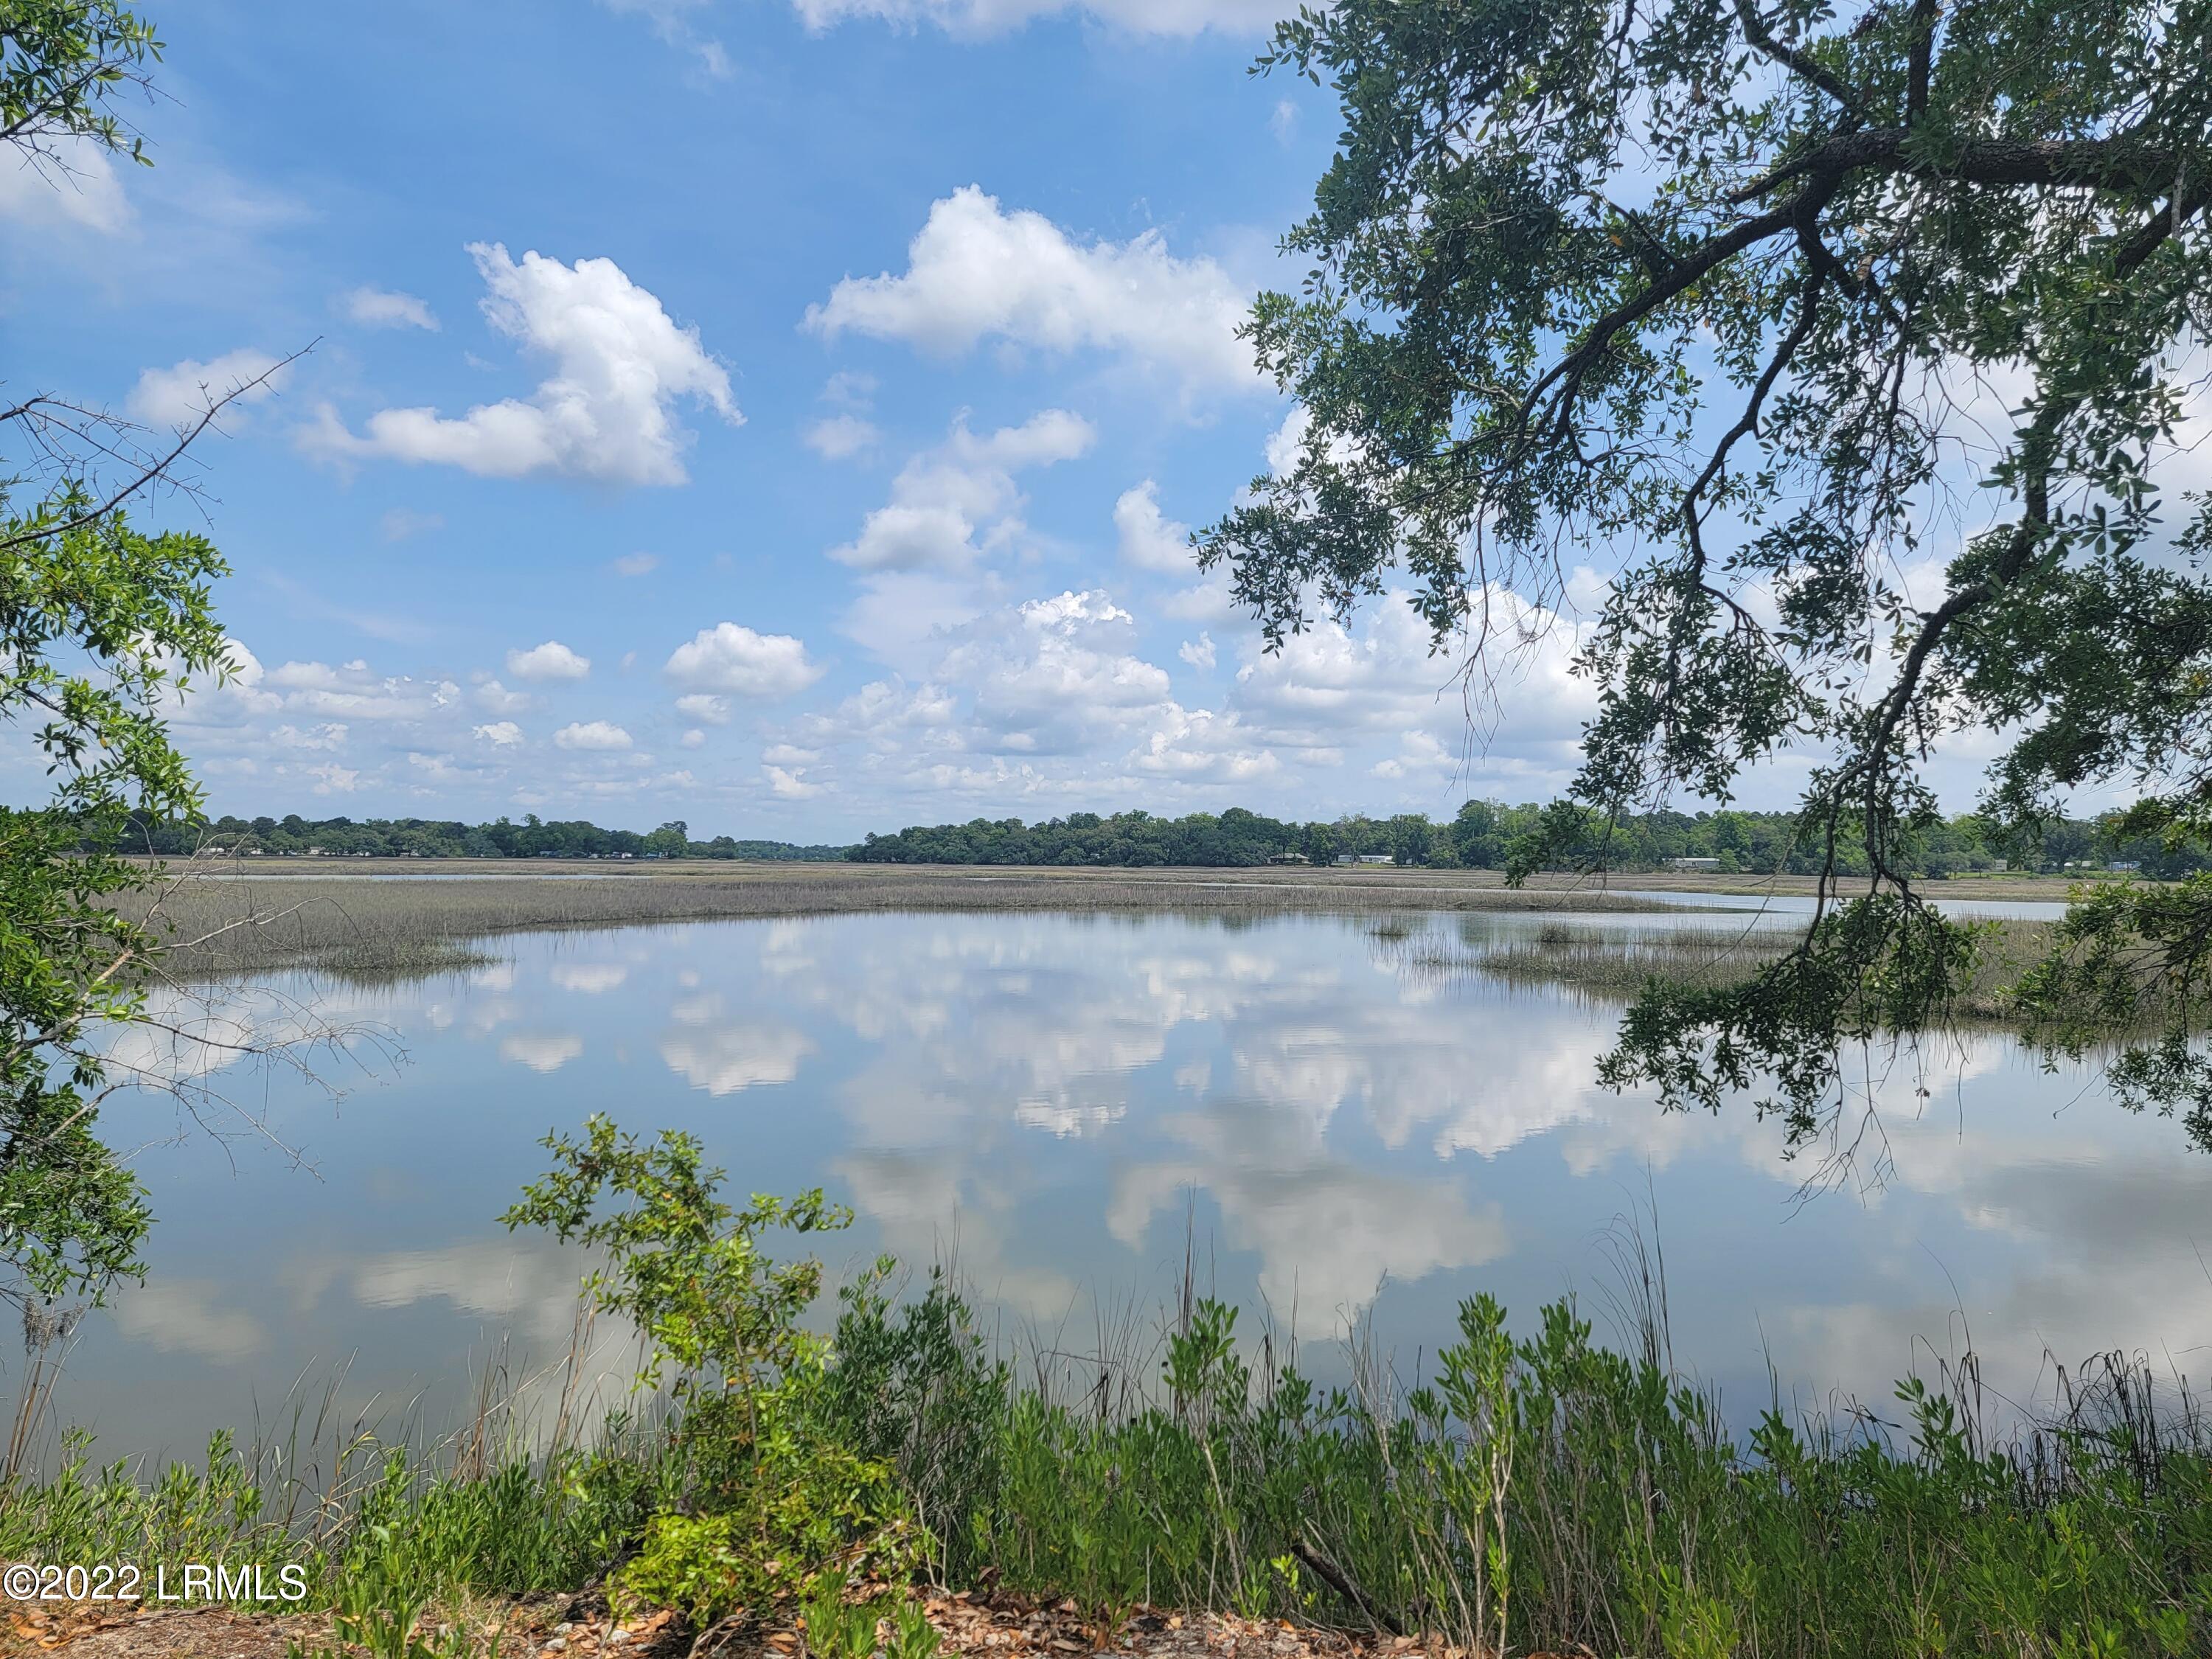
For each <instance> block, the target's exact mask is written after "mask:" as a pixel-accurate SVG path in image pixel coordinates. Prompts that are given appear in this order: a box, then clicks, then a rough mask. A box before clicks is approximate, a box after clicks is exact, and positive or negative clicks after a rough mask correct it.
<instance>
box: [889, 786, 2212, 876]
mask: <svg viewBox="0 0 2212 1659" xmlns="http://www.w3.org/2000/svg"><path fill="white" fill-rule="evenodd" d="M1563 816H1565V817H1569V818H1570V820H1571V823H1570V828H1569V829H1568V831H1567V832H1566V833H1565V834H1564V835H1563V834H1562V831H1561V829H1560V824H1559V821H1560V819H1561V817H1563ZM1516 848H1517V849H1518V850H1519V854H1520V856H1521V857H1522V859H1528V857H1529V856H1530V854H1532V853H1535V852H1539V851H1541V857H1538V858H1537V859H1536V860H1535V862H1537V863H1538V864H1539V865H1540V866H1542V867H1552V868H1579V867H1583V866H1587V865H1589V864H1592V863H1595V862H1598V861H1602V862H1603V863H1604V864H1605V865H1606V866H1607V867H1609V868H1612V869H1615V870H1660V869H1664V868H1666V867H1667V866H1668V865H1669V864H1670V863H1672V862H1673V861H1674V860H1680V859H1699V860H1706V859H1709V860H1712V861H1713V862H1712V865H1711V868H1712V869H1713V870H1714V871H1715V872H1717V873H1720V874H1739V873H1755V874H1771V873H1776V872H1783V873H1790V874H1803V875H1809V874H1814V873H1816V872H1819V871H1820V869H1821V868H1822V867H1823V866H1825V865H1826V864H1827V861H1828V860H1829V859H1830V858H1831V857H1833V859H1834V860H1835V864H1834V866H1833V867H1836V868H1839V869H1840V870H1842V871H1843V872H1845V873H1848V874H1858V875H1863V874H1864V873H1866V870H1867V859H1866V853H1865V849H1864V848H1863V847H1857V846H1853V845H1850V843H1849V842H1848V840H1846V842H1845V844H1844V845H1843V846H1841V847H1840V848H1838V849H1836V850H1835V852H1834V853H1833V854H1831V852H1830V849H1829V847H1828V845H1827V843H1826V840H1825V839H1822V840H1820V841H1819V842H1815V841H1814V838H1813V836H1811V835H1810V834H1809V833H1808V830H1807V828H1806V826H1805V824H1804V822H1803V820H1802V818H1801V817H1799V815H1797V814H1796V813H1792V812H1751V811H1736V810H1734V809H1724V810H1722V811H1701V812H1673V811H1661V812H1649V813H1643V814H1639V815H1637V816H1635V817H1626V818H1621V819H1619V820H1615V821H1612V822H1609V823H1608V822H1607V821H1605V820H1602V819H1601V818H1599V817H1596V816H1595V815H1594V814H1589V813H1577V811H1576V809H1573V808H1571V807H1562V806H1559V805H1554V806H1551V807H1544V806H1539V805H1535V804H1534V803H1526V804H1523V805H1517V806H1509V805H1505V804H1504V802H1501V801H1494V800H1472V801H1469V802H1468V803H1467V804H1466V805H1463V806H1462V807H1461V808H1460V809H1459V811H1458V813H1457V814H1456V816H1455V817H1451V818H1449V819H1448V820H1446V821H1445V822H1443V823H1437V822H1436V821H1434V820H1432V819H1431V818H1429V817H1425V816H1424V815H1422V814H1420V813H1417V812H1406V813H1400V814H1397V815H1396V816H1395V817H1365V816H1364V815H1353V816H1350V817H1340V818H1336V819H1334V820H1332V821H1328V822H1325V823H1324V822H1315V823H1292V822H1289V821H1286V820H1284V819H1280V818H1271V817H1265V816H1263V815H1261V814H1260V813H1257V812H1250V811H1245V810H1244V809H1243V808H1242V807H1232V808H1231V809H1230V810H1229V811H1225V812H1222V813H1219V814H1215V813H1212V812H1193V813H1190V814H1188V816H1186V817H1179V818H1178V817H1154V816H1153V815H1152V814H1151V813H1149V812H1136V811H1133V812H1116V813H1115V814H1113V815H1112V816H1111V817H1101V816H1100V815H1099V814H1097V813H1096V812H1071V813H1069V814H1068V815H1067V816H1066V817H1059V818H1051V819H1048V820H1047V821H1045V822H1044V823H1023V822H1022V820H1021V819H1019V818H996V819H994V818H975V819H973V820H971V821H970V822H969V823H939V824H931V825H915V826H913V827H911V828H908V829H902V830H900V831H898V832H897V833H896V835H889V836H877V835H871V836H868V837H867V838H866V840H865V841H863V842H861V843H860V845H859V846H858V847H855V848H853V849H852V851H851V853H850V854H849V855H848V856H850V857H851V858H852V859H854V860H856V861H860V862H864V863H876V864H1033V865H1034V864H1057V865H1115V866H1141V865H1201V866H1245V865H1255V864H1266V863H1268V862H1270V861H1271V860H1272V861H1275V862H1284V861H1291V860H1304V861H1306V862H1309V863H1313V864H1332V863H1335V862H1337V861H1338V860H1342V859H1353V860H1377V859H1381V860H1389V862H1390V863H1392V864H1396V865H1418V866H1426V867H1428V868H1431V869H1439V868H1441V869H1455V868H1460V869H1478V870H1492V869H1503V868H1504V867H1505V866H1507V865H1508V864H1509V863H1512V862H1514V861H1515V859H1516ZM2208 864H2212V860H2208V858H2207V856H2206V854H2205V853H2204V852H2203V849H2202V848H2196V847H2187V846H2184V847H2170V846H2167V845H2166V844H2164V843H2163V842H2160V841H2159V840H2155V839H2149V838H2145V837H2141V836H2128V835H2127V834H2126V833H2125V832H2124V826H2123V825H2122V824H2121V823H2120V821H2119V820H2118V818H2117V817H2102V818H2052V819H2051V820H2049V821H2047V822H2046V823H2045V824H2044V825H2043V826H2042V827H2041V829H2040V832H2039V834H2035V835H2033V836H2031V835H2030V834H2028V833H2027V832H2023V831H2021V830H2017V829H2015V830H2005V829H2001V828H2000V827H1999V826H1997V825H1996V823H1993V822H1992V821H1991V820H1990V819H1987V818H1984V817H1978V816H1977V815H1975V814H1972V813H1963V814H1960V815H1959V816H1957V817H1949V818H1945V819H1940V820H1938V821H1936V822H1935V823H1931V824H1929V826H1927V827H1926V828H1925V829H1923V832H1922V833H1921V835H1920V836H1918V838H1917V840H1916V841H1915V842H1913V843H1912V844H1911V847H1910V848H1909V849H1908V850H1907V853H1906V854H1905V869H1906V871H1907V872H1909V873H1910V874H1912V875H1915V876H1923V877H1924V876H1935V877H1945V876H1952V875H1966V874H1972V873H1974V872H1980V871H1996V870H2006V869H2020V870H2034V871H2057V872H2063V871H2064V870H2067V869H2069V868H2075V869H2079V868H2081V867H2082V866H2090V867H2106V866H2113V865H2119V866H2133V867H2134V868H2136V869H2137V870H2139V871H2140V872H2142V873H2143V874H2145V875H2151V876H2160V877H2179V876H2183V875H2187V874H2190V873H2191V872H2195V871H2198V870H2202V869H2204V868H2206V867H2208ZM1700 867H1704V866H1700Z"/></svg>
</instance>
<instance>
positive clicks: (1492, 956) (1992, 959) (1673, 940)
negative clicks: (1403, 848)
mask: <svg viewBox="0 0 2212 1659" xmlns="http://www.w3.org/2000/svg"><path fill="white" fill-rule="evenodd" d="M1980 925H1981V926H1982V927H1984V928H1985V929H1987V930H1988V931H1987V933H1986V936H1985V941H1984V947H1983V950H1982V952H1981V956H1980V959H1979V960H1978V963H1977V964H1976V967H1975V972H1974V978H1973V981H1972V983H1971V984H1970V985H1969V986H1968V987H1966V990H1965V991H1964V992H1963V993H1962V994H1960V996H1959V998H1958V999H1957V1000H1955V1001H1954V1003H1953V1004H1952V1005H1951V1007H1950V1010H1949V1012H1951V1013H1952V1014H1953V1015H1954V1017H1957V1018H1966V1019H1991V1020H2003V1019H2008V1018H2011V1017H2012V1014H2011V1010H2010V1008H2009V1006H2008V1003H2007V1000H2006V997H2005V987H2008V986H2009V985H2011V984H2012V983H2013V982H2014V981H2015V980H2016V979H2017V978H2018V977H2019V975H2020V973H2021V969H2023V968H2025V967H2027V965H2028V964H2029V963H2033V962H2035V961H2038V960H2039V959H2040V958H2041V957H2044V956H2045V954H2047V953H2048V952H2049V951H2050V950H2051V945H2052V943H2053V937H2054V936H2053V933H2052V927H2051V923H2049V922H2047V921H2018V920H2006V921H1983V922H1982V923H1981V924H1980ZM1802 938H1803V935H1802V933H1799V932H1795V931H1790V930H1788V929H1781V928H1777V927H1773V926H1772V925H1771V924H1763V925H1761V926H1759V927H1747V928H1734V927H1729V928H1719V929H1713V930H1711V931H1708V930H1705V929H1702V928H1700V929H1697V930H1694V931H1692V930H1690V929H1680V930H1675V929H1667V930H1658V929H1640V930H1631V931H1626V932H1614V933H1595V932H1592V931H1590V930H1588V929H1581V928H1574V927H1545V928H1543V929H1542V930H1541V932H1540V933H1538V934H1537V936H1536V938H1535V939H1534V941H1533V942H1531V943H1528V944H1525V945H1507V946H1505V947H1504V948H1503V949H1500V950H1495V951H1483V952H1468V953H1458V952H1452V953H1445V952H1441V951H1431V952H1430V953H1429V954H1428V955H1427V956H1426V957H1423V958H1420V959H1419V963H1418V965H1419V966H1421V967H1425V968H1427V969H1431V970H1432V971H1437V972H1446V973H1449V972H1479V973H1483V974H1487V975H1492V976H1493V977H1495V978H1498V979H1505V980H1513V981H1521V982H1523V983H1541V984H1549V985H1564V986H1567V987H1571V989H1573V990H1576V991H1578V992H1581V993H1583V994H1584V995H1586V996H1589V997H1590V998H1592V999H1593V1000H1600V1001H1605V1002H1620V1001H1625V1000H1627V999H1629V998H1631V997H1632V996H1634V995H1635V994H1637V993H1638V992H1639V991H1641V990H1642V989H1643V988H1644V986H1645V985H1646V984H1648V983H1649V982H1650V981H1652V980H1655V979H1656V980H1662V981H1668V982H1670V983H1677V984H1681V983H1688V984H1699V985H1728V984H1733V983H1735V981H1740V980H1743V979H1747V978H1749V977H1750V976H1751V975H1753V974H1755V973H1757V972H1758V971H1759V969H1762V968H1764V967H1765V966H1767V965H1768V964H1769V963H1772V962H1774V961H1776V960H1777V959H1778V958H1779V957H1783V956H1784V955H1786V954H1787V953H1788V952H1789V951H1790V949H1791V948H1792V947H1793V946H1794V945H1796V944H1797V943H1799V941H1800V940H1801V939H1802Z"/></svg>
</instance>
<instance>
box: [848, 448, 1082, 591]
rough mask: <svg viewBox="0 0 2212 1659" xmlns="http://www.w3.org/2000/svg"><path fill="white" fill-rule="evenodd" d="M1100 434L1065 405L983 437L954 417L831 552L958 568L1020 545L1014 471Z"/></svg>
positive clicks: (884, 564) (1050, 460) (880, 565)
mask: <svg viewBox="0 0 2212 1659" xmlns="http://www.w3.org/2000/svg"><path fill="white" fill-rule="evenodd" d="M1096 438H1097V431H1096V430H1095V429H1094V428H1092V426H1091V423H1090V422H1088V421H1086V420H1085V419H1084V418H1083V417H1082V416H1079V415H1073V414H1070V413H1069V412H1068V411H1067V410H1064V409H1048V410H1042V412H1040V413H1038V414H1036V415H1033V416H1030V418H1029V419H1028V420H1026V421H1024V422H1022V424H1021V425H1019V426H1010V427H1001V428H999V429H998V430H997V431H996V432H994V433H991V434H990V435H988V436H986V437H981V438H979V437H977V436H976V435H975V434H974V433H972V432H970V431H969V429H968V427H967V423H966V422H965V421H964V420H961V421H956V422H954V423H953V427H952V433H951V436H950V437H949V438H947V439H946V440H945V442H944V443H943V444H941V445H939V447H937V448H935V449H933V450H927V451H925V452H923V453H921V454H919V455H916V456H915V458H914V459H911V460H909V461H908V463H907V464H906V465H905V466H903V467H902V468H901V469H900V470H899V475H898V477H896V478H895V479H893V480H892V481H891V498H890V501H889V502H888V503H886V504H885V505H884V506H882V507H878V508H876V510H875V511H874V512H872V513H869V514H868V516H867V518H866V520H865V521H864V522H863V523H862V524H861V526H860V534H859V535H858V536H856V537H854V538H853V539H852V540H851V541H850V542H848V543H847V544H844V545H843V546H842V547H834V548H832V549H830V550H829V556H830V557H831V558H833V559H835V560H836V561H837V562H839V563H840V564H849V565H852V566H854V567H855V568H859V569H861V570H871V571H884V570H914V569H919V568H939V569H960V568H965V567H966V566H968V565H971V564H973V563H974V562H975V561H976V560H977V559H979V558H981V556H983V555H984V554H985V553H987V552H994V551H997V550H1000V549H1003V548H1006V547H1011V546H1014V545H1017V544H1019V543H1020V542H1021V540H1022V538H1024V535H1025V534H1026V532H1027V530H1028V526H1026V525H1024V523H1023V522H1022V520H1021V517H1020V507H1021V506H1022V495H1021V492H1020V490H1019V489H1017V488H1016V487H1015V484H1014V474H1015V473H1016V472H1017V471H1021V470H1023V469H1024V468H1028V467H1032V466H1049V465H1053V464H1054V463H1055V462H1059V461H1067V460H1073V459H1075V458H1076V457H1078V456H1079V455H1081V454H1083V453H1085V452H1086V451H1087V450H1088V449H1089V448H1090V447H1091V444H1092V442H1093V441H1095V440H1096Z"/></svg>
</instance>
